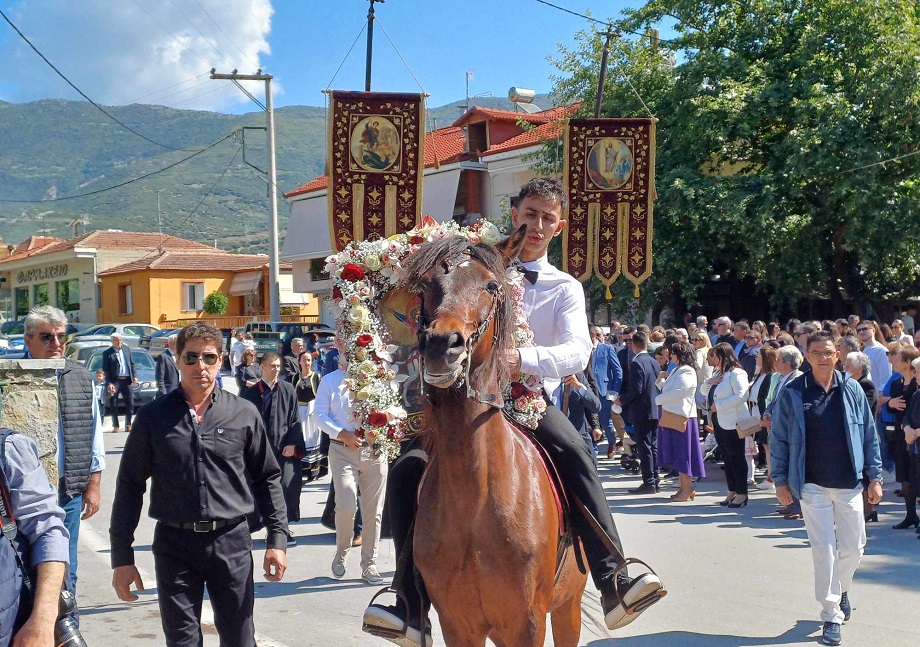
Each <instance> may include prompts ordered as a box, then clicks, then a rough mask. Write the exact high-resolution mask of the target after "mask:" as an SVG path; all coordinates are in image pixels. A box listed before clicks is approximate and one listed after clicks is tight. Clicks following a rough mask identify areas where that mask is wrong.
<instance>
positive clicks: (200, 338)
mask: <svg viewBox="0 0 920 647" xmlns="http://www.w3.org/2000/svg"><path fill="white" fill-rule="evenodd" d="M222 345H223V337H222V336H221V333H220V330H218V329H217V328H215V327H214V326H212V325H211V324H208V323H205V322H201V321H196V322H193V323H191V324H189V325H188V326H186V327H185V328H183V329H182V331H181V332H180V333H179V337H178V339H177V347H178V353H179V364H178V366H179V375H180V384H179V388H178V389H176V390H175V391H173V392H172V393H169V394H167V395H165V396H164V397H162V398H159V399H157V400H154V401H153V402H151V403H150V404H148V405H146V406H144V407H142V408H141V410H140V411H139V412H138V415H137V420H136V421H135V423H134V429H133V430H132V431H131V433H130V434H129V435H128V440H127V442H126V443H125V448H124V452H123V453H122V458H121V465H120V466H119V468H118V480H117V482H116V486H115V500H114V502H113V504H112V520H111V525H110V528H109V535H110V537H111V544H112V568H113V569H114V574H113V577H112V586H113V587H114V588H115V592H116V593H117V595H118V597H119V598H120V599H121V600H124V601H125V602H131V601H134V600H137V595H135V594H133V593H131V585H132V584H133V585H135V586H137V589H138V590H141V591H142V590H143V589H144V584H143V582H142V581H141V577H140V574H139V573H138V571H137V568H136V567H135V566H134V549H133V547H132V544H133V543H134V531H135V529H136V528H137V522H138V519H139V518H140V515H141V508H142V507H143V504H144V493H145V492H146V490H147V479H150V481H151V483H150V507H149V510H148V514H149V515H150V516H151V517H152V518H153V519H156V521H157V527H156V530H155V531H154V536H153V557H154V563H155V567H156V578H157V597H158V598H159V606H160V618H161V621H162V626H163V631H164V633H165V634H166V644H167V645H200V644H202V643H201V641H202V634H201V603H202V597H203V595H204V589H205V587H207V589H208V595H209V597H210V600H211V606H212V608H213V609H214V624H215V627H216V629H217V633H218V636H219V638H220V643H221V644H222V645H234V646H235V647H236V646H238V647H254V646H255V644H256V643H255V626H254V622H253V608H254V589H253V562H252V538H251V536H250V533H249V525H248V524H247V523H246V517H247V516H248V515H249V514H250V513H252V512H253V510H254V509H255V508H258V510H259V513H260V514H261V516H262V519H263V521H264V523H265V525H266V527H267V528H268V535H267V537H266V541H265V545H266V550H265V558H264V560H263V562H262V564H263V570H264V575H265V579H267V580H269V581H271V582H277V581H279V580H281V578H282V576H283V575H284V571H285V566H286V556H285V546H286V544H287V519H286V513H285V506H284V497H283V494H282V491H281V481H280V479H281V470H280V469H279V467H278V462H277V461H276V460H275V454H274V452H273V451H272V448H271V445H270V444H269V442H268V437H267V436H266V433H265V427H264V425H263V422H262V417H261V416H260V415H259V412H258V411H257V410H256V408H255V407H254V406H253V405H252V404H251V403H249V402H246V401H244V400H243V399H242V398H239V397H237V396H235V395H232V394H230V393H228V392H227V391H224V390H222V389H219V388H217V374H218V372H219V371H220V359H221V354H220V348H221V347H222Z"/></svg>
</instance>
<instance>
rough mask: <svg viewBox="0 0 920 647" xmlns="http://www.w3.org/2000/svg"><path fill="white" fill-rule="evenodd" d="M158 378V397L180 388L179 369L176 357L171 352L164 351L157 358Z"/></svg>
mask: <svg viewBox="0 0 920 647" xmlns="http://www.w3.org/2000/svg"><path fill="white" fill-rule="evenodd" d="M156 376H157V397H160V396H164V395H166V394H167V393H171V392H173V391H175V390H176V389H178V388H179V368H178V367H177V366H176V360H175V355H173V354H172V353H171V352H170V351H163V352H162V353H160V356H159V357H157V367H156Z"/></svg>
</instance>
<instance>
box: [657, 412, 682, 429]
mask: <svg viewBox="0 0 920 647" xmlns="http://www.w3.org/2000/svg"><path fill="white" fill-rule="evenodd" d="M689 421H690V418H688V417H687V416H684V415H681V414H679V413H671V412H670V411H668V410H667V409H662V410H661V418H660V419H659V420H658V426H659V427H667V428H668V429H673V430H675V431H680V432H684V431H687V423H688V422H689Z"/></svg>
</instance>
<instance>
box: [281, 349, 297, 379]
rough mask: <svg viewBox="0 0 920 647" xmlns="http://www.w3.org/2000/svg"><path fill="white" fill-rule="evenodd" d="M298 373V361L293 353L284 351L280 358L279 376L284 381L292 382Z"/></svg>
mask: <svg viewBox="0 0 920 647" xmlns="http://www.w3.org/2000/svg"><path fill="white" fill-rule="evenodd" d="M298 375H300V362H299V361H298V359H297V356H296V355H295V354H294V353H285V355H284V357H282V358H281V377H282V378H283V379H284V381H286V382H291V383H293V382H294V378H295V376H298Z"/></svg>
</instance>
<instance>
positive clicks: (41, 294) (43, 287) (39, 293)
mask: <svg viewBox="0 0 920 647" xmlns="http://www.w3.org/2000/svg"><path fill="white" fill-rule="evenodd" d="M32 303H33V304H35V305H36V306H46V305H48V303H49V300H48V284H47V283H38V284H37V285H33V286H32Z"/></svg>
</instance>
